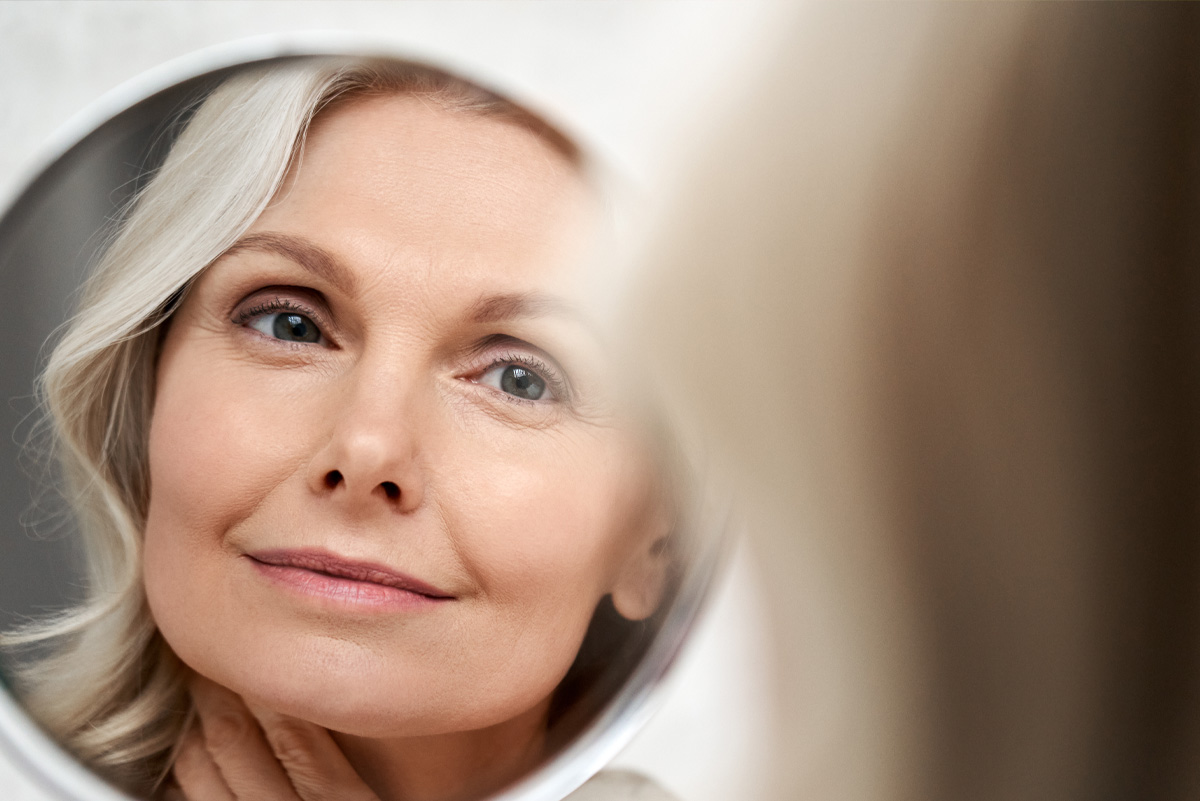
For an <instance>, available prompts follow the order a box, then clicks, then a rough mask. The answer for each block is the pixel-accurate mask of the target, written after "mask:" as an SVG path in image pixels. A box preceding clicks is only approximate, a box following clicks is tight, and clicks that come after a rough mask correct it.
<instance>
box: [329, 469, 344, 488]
mask: <svg viewBox="0 0 1200 801" xmlns="http://www.w3.org/2000/svg"><path fill="white" fill-rule="evenodd" d="M341 483H342V474H341V473H340V472H339V471H337V470H330V471H329V472H328V473H326V474H325V486H327V487H329V488H330V489H333V488H334V487H336V486H337V485H338V484H341Z"/></svg>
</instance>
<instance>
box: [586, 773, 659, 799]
mask: <svg viewBox="0 0 1200 801" xmlns="http://www.w3.org/2000/svg"><path fill="white" fill-rule="evenodd" d="M563 801H679V799H678V798H676V797H675V796H674V795H672V794H671V793H669V792H667V791H666V790H664V789H663V788H662V787H661V786H659V785H658V784H657V783H656V782H655V781H654V780H653V779H650V778H648V777H646V776H643V775H642V774H640V773H635V772H633V771H631V770H602V771H600V772H599V773H597V774H596V775H595V776H593V777H592V778H590V779H588V780H587V781H586V782H585V783H584V785H583V786H582V787H580V788H579V789H578V790H576V791H575V792H573V793H571V794H570V795H569V796H567V797H566V798H565V799H563Z"/></svg>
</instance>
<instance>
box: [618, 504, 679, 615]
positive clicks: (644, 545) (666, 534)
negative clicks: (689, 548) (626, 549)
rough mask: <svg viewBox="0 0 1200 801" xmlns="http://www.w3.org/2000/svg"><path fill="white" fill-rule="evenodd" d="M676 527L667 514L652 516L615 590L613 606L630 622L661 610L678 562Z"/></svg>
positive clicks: (657, 513)
mask: <svg viewBox="0 0 1200 801" xmlns="http://www.w3.org/2000/svg"><path fill="white" fill-rule="evenodd" d="M673 529H674V523H673V521H672V520H671V519H670V517H669V516H668V515H667V514H666V512H665V510H663V511H656V512H655V513H654V514H652V515H651V521H650V525H649V526H647V528H646V530H645V532H644V534H643V535H642V536H640V537H639V538H638V540H637V543H636V545H635V547H634V550H633V553H632V554H631V555H630V557H629V559H628V560H627V561H626V562H625V564H624V565H623V566H622V568H621V571H620V573H619V574H618V575H617V578H616V581H615V582H614V584H613V588H612V601H613V606H614V607H616V610H617V612H619V613H620V614H621V617H623V618H625V619H626V620H645V619H646V618H648V617H650V616H651V615H653V614H654V613H655V611H657V610H658V606H659V604H660V603H662V599H663V593H664V592H665V591H666V589H667V578H668V576H670V574H671V566H672V563H673V562H674V554H673V550H674V549H673V548H672V547H671V544H672V543H671V532H672V530H673Z"/></svg>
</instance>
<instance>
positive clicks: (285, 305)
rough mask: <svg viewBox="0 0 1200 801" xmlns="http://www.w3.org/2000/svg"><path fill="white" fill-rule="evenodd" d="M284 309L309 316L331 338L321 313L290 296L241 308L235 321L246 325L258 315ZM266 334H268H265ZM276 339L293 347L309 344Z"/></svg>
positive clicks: (234, 317)
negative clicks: (326, 331) (326, 330)
mask: <svg viewBox="0 0 1200 801" xmlns="http://www.w3.org/2000/svg"><path fill="white" fill-rule="evenodd" d="M284 311H290V312H295V313H297V314H303V315H304V316H305V317H308V318H309V319H311V320H312V321H313V323H314V324H315V325H316V326H317V329H318V330H319V331H320V332H321V336H322V338H324V339H325V340H328V339H329V336H328V334H326V333H325V324H324V323H323V322H322V320H321V315H320V314H318V313H317V312H316V311H314V310H313V309H311V308H309V307H308V306H303V305H301V304H299V303H296V302H295V301H293V300H291V299H290V298H274V299H272V300H268V301H263V302H262V303H259V304H257V305H255V306H251V307H250V308H249V309H243V310H240V311H238V312H237V313H236V314H235V315H234V316H233V322H234V324H236V325H241V326H245V325H246V324H247V323H249V322H250V321H251V320H253V319H255V318H257V317H262V316H264V315H267V314H272V313H275V312H284ZM264 336H266V335H265V334H264ZM275 341H276V342H279V343H281V344H283V345H291V346H293V347H295V346H299V347H306V346H307V345H308V343H303V342H288V341H287V340H286V339H276V340H275ZM312 344H316V343H312Z"/></svg>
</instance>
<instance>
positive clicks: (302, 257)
mask: <svg viewBox="0 0 1200 801" xmlns="http://www.w3.org/2000/svg"><path fill="white" fill-rule="evenodd" d="M243 250H257V251H259V252H262V253H274V254H276V255H278V256H282V257H283V258H285V259H287V260H288V261H290V262H292V263H293V264H295V265H297V266H299V267H302V268H304V269H305V270H307V271H308V272H310V273H312V274H313V275H316V276H318V277H319V278H322V279H324V280H325V281H327V282H328V283H330V284H331V285H333V286H334V287H336V288H337V289H338V290H339V291H340V292H342V293H344V294H347V295H353V294H356V293H357V291H358V288H359V287H358V279H357V277H356V276H355V275H354V273H353V272H351V271H350V270H348V269H346V267H345V266H344V265H342V263H341V262H339V261H338V260H337V259H336V258H335V257H334V256H333V254H331V253H330V252H329V251H327V250H325V249H324V248H322V247H321V246H320V245H318V244H316V243H315V242H312V241H311V240H308V239H305V238H304V237H302V236H296V235H294V234H281V233H272V232H265V233H257V234H247V235H246V236H244V237H242V238H241V239H239V240H238V241H237V242H235V243H234V244H233V247H231V248H229V250H227V251H226V255H228V254H231V253H237V252H239V251H243Z"/></svg>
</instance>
